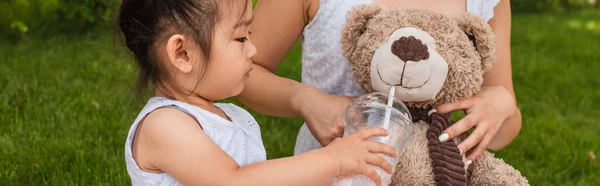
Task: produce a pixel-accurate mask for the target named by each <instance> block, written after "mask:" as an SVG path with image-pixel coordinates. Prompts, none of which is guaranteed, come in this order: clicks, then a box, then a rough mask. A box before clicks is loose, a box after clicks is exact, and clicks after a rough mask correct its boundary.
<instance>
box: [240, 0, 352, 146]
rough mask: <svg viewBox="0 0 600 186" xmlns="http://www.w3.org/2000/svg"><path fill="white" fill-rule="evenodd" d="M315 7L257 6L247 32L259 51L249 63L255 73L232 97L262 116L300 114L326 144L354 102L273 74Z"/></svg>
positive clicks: (300, 3)
mask: <svg viewBox="0 0 600 186" xmlns="http://www.w3.org/2000/svg"><path fill="white" fill-rule="evenodd" d="M316 2H318V1H316ZM317 9H318V3H315V5H313V1H312V0H285V1H283V0H260V1H259V2H258V4H257V5H256V9H255V11H254V18H253V20H254V21H253V23H252V26H251V28H250V30H251V32H252V38H251V40H252V42H253V43H254V44H255V46H256V48H257V50H258V53H257V55H256V56H254V57H253V59H252V61H253V62H254V63H255V64H254V70H253V71H252V72H251V74H250V78H248V79H247V80H246V83H245V85H244V86H245V87H244V90H243V91H242V93H241V94H240V95H238V96H237V97H236V98H237V99H238V100H239V101H240V102H241V103H242V104H244V105H246V106H247V107H249V108H251V109H252V110H255V111H257V112H260V113H263V114H267V115H271V116H279V117H296V116H302V117H303V118H304V119H305V120H306V122H307V125H308V127H309V129H310V130H311V132H312V133H313V135H314V136H315V137H316V138H317V140H318V141H319V142H320V143H321V144H322V145H327V144H329V143H330V142H331V141H332V140H333V139H335V138H336V137H339V136H341V135H342V133H343V130H344V125H343V123H342V122H341V113H342V112H343V110H344V108H345V107H346V106H348V105H349V104H350V103H351V102H352V99H351V98H348V97H343V96H336V95H329V94H326V93H323V92H321V91H320V90H318V89H317V88H315V87H312V86H309V85H306V84H302V83H299V82H296V81H294V80H290V79H287V78H283V77H279V76H277V75H275V74H273V72H275V71H276V69H277V67H278V66H279V64H280V63H281V61H282V60H283V58H284V57H285V55H286V54H287V52H288V51H289V50H290V48H291V47H292V45H293V44H294V43H295V42H296V41H297V40H298V38H299V37H300V35H301V33H302V30H303V29H304V26H305V25H306V24H308V22H310V20H311V18H312V17H313V16H314V15H315V14H316V10H317ZM283 15H285V16H283Z"/></svg>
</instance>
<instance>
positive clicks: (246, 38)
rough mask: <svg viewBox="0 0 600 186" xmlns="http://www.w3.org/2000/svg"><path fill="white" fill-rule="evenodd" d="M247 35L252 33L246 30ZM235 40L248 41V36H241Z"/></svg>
mask: <svg viewBox="0 0 600 186" xmlns="http://www.w3.org/2000/svg"><path fill="white" fill-rule="evenodd" d="M248 35H252V32H250V31H248ZM235 40H236V41H238V42H242V43H243V42H246V41H248V37H241V38H237V39H235Z"/></svg>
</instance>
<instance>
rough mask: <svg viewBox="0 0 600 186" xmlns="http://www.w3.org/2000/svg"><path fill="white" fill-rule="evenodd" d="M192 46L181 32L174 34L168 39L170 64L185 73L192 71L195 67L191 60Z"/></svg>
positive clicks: (167, 48)
mask: <svg viewBox="0 0 600 186" xmlns="http://www.w3.org/2000/svg"><path fill="white" fill-rule="evenodd" d="M190 46H191V45H190V43H188V40H187V39H186V38H185V36H183V35H181V34H175V35H172V36H171V37H169V40H168V41H167V47H166V50H167V56H168V59H169V64H171V65H173V67H175V69H177V70H179V71H180V72H183V73H190V72H191V71H192V69H193V67H194V64H193V63H192V61H191V60H190V59H191V57H190V55H191V48H190Z"/></svg>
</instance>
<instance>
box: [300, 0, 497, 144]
mask: <svg viewBox="0 0 600 186" xmlns="http://www.w3.org/2000/svg"><path fill="white" fill-rule="evenodd" d="M498 2H500V0H467V11H468V12H470V13H471V14H474V15H478V16H480V17H481V18H482V19H483V20H484V21H486V22H487V21H489V20H490V19H491V18H492V17H493V16H494V7H495V6H496V5H497V4H498ZM370 3H371V0H320V6H319V11H318V12H317V14H316V15H315V17H314V19H313V20H312V21H311V22H310V23H309V24H308V25H306V27H305V28H304V31H303V32H302V36H303V39H302V83H305V84H308V85H311V86H314V87H316V88H318V89H320V90H321V91H323V92H326V93H329V94H337V95H344V96H361V95H363V94H364V92H363V91H362V89H361V87H360V85H359V84H358V83H357V81H356V79H355V78H354V75H353V74H352V71H351V70H350V66H349V62H348V60H347V59H346V57H344V56H343V54H342V46H341V43H340V38H341V32H342V29H343V28H344V25H345V23H346V14H347V13H348V11H350V10H351V9H352V8H353V7H355V6H357V5H363V4H370ZM321 147H322V146H321V144H319V142H318V141H317V140H316V139H315V138H314V136H313V135H312V134H311V133H310V131H309V129H308V127H307V126H306V123H305V124H304V125H303V126H302V127H301V128H300V132H299V133H298V137H297V139H296V147H295V149H294V154H296V155H297V154H301V153H304V152H306V151H309V150H313V149H316V148H321Z"/></svg>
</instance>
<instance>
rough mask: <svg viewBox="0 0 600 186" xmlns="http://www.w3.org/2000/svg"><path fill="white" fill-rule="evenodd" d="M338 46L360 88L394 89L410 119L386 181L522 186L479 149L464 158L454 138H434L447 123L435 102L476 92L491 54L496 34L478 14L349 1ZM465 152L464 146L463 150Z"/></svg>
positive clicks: (516, 173) (505, 167) (511, 172)
mask: <svg viewBox="0 0 600 186" xmlns="http://www.w3.org/2000/svg"><path fill="white" fill-rule="evenodd" d="M341 42H342V49H343V53H344V55H345V56H346V57H347V58H348V60H349V62H350V63H351V64H350V66H351V69H352V72H353V73H354V75H355V77H356V79H357V80H358V81H359V83H360V84H361V86H362V88H363V89H364V90H365V92H375V91H376V92H388V91H389V90H390V88H394V89H395V92H396V94H395V97H396V99H400V100H402V101H403V102H404V103H406V105H407V106H408V108H409V110H410V112H411V115H412V119H413V122H414V125H415V134H414V138H413V140H411V142H409V143H408V144H407V145H406V146H405V149H404V150H403V154H402V155H401V157H400V159H399V161H398V164H397V166H396V173H395V175H393V179H392V183H391V185H511V186H512V185H528V181H527V179H526V178H525V177H523V176H522V175H521V173H520V172H519V171H517V170H515V169H514V168H513V167H511V166H510V165H508V164H506V163H505V162H504V161H502V160H501V159H498V158H495V157H494V155H493V154H492V153H490V152H485V153H484V154H483V155H481V156H480V157H479V158H478V159H477V160H476V161H475V162H472V163H471V162H469V161H467V160H466V158H465V155H464V154H461V153H462V152H461V151H460V150H459V149H458V148H457V144H458V143H459V142H460V141H461V140H462V139H464V138H465V137H466V136H465V135H462V136H459V137H457V138H455V139H452V140H449V141H446V142H440V141H439V140H438V136H439V135H440V134H441V132H442V131H443V130H444V129H446V128H448V127H449V126H450V125H452V124H453V122H452V121H451V120H450V116H449V115H447V114H440V113H436V112H435V110H433V109H432V108H433V107H434V106H437V105H440V104H444V103H449V102H455V101H458V100H462V99H465V98H469V97H471V96H473V95H475V94H476V93H477V92H479V91H480V89H481V85H482V83H483V74H484V73H485V72H486V71H488V70H489V69H490V68H491V66H492V62H494V60H495V43H494V34H493V32H492V31H491V28H490V27H489V25H487V24H486V23H485V22H483V20H481V19H480V18H479V17H477V16H473V15H470V14H468V13H464V14H463V15H461V16H457V17H455V18H450V17H448V16H445V15H443V14H439V13H435V12H431V11H427V10H418V9H386V8H383V7H380V6H377V5H362V6H359V7H355V8H354V9H353V10H352V11H351V12H350V13H349V14H348V20H347V23H346V26H345V28H344V30H343V32H342V41H341ZM468 153H469V152H465V154H468Z"/></svg>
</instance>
